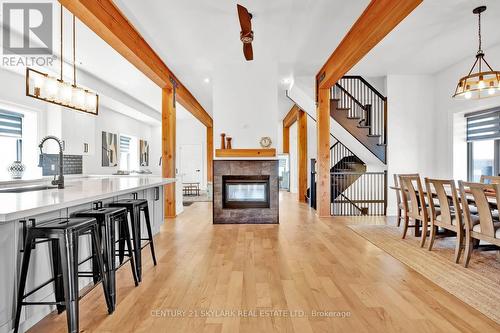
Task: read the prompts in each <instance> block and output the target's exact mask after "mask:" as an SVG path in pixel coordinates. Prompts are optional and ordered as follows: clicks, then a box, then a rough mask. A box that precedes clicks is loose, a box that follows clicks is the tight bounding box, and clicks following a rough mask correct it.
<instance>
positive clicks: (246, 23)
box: [237, 5, 253, 61]
mask: <svg viewBox="0 0 500 333" xmlns="http://www.w3.org/2000/svg"><path fill="white" fill-rule="evenodd" d="M237 7H238V17H239V19H240V26H241V32H240V39H241V41H242V42H243V54H244V55H245V59H246V60H248V61H250V60H253V48H252V42H253V31H252V22H251V21H252V17H253V16H252V14H250V13H249V12H248V10H247V9H246V8H245V7H243V6H241V5H237Z"/></svg>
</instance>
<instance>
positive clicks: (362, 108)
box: [331, 76, 387, 144]
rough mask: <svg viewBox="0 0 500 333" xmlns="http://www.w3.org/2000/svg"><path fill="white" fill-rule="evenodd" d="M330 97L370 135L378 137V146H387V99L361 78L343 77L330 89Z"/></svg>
mask: <svg viewBox="0 0 500 333" xmlns="http://www.w3.org/2000/svg"><path fill="white" fill-rule="evenodd" d="M331 96H332V98H335V99H338V100H339V104H338V105H339V107H341V108H346V109H349V117H353V118H359V119H360V121H359V125H360V126H363V127H367V128H368V129H369V131H370V134H371V135H380V142H379V143H380V144H387V98H386V97H385V96H383V95H382V94H381V93H380V92H379V91H377V89H375V88H374V87H373V86H372V85H371V84H370V83H369V82H367V81H366V80H365V79H364V78H363V77H361V76H344V77H342V78H341V79H340V80H339V81H338V82H337V83H336V84H335V85H334V86H333V87H332V88H331Z"/></svg>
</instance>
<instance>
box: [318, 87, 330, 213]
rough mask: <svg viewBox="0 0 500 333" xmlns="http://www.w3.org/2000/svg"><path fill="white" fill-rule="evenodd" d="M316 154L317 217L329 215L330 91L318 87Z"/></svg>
mask: <svg viewBox="0 0 500 333" xmlns="http://www.w3.org/2000/svg"><path fill="white" fill-rule="evenodd" d="M316 120H317V123H316V126H317V132H318V133H317V134H318V135H317V136H318V156H317V162H316V163H317V164H316V172H317V177H316V182H317V188H316V211H317V214H318V216H319V217H327V216H330V210H331V208H330V195H331V194H330V91H329V89H319V92H318V106H317V110H316Z"/></svg>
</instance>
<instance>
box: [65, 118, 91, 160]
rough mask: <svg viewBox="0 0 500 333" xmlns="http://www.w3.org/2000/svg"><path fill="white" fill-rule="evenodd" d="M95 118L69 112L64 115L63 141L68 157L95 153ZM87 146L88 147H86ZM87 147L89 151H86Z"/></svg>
mask: <svg viewBox="0 0 500 333" xmlns="http://www.w3.org/2000/svg"><path fill="white" fill-rule="evenodd" d="M96 135H97V134H96V133H95V116H92V115H89V114H86V113H83V112H77V111H67V112H63V114H62V140H63V141H64V153H65V154H67V155H92V154H94V152H95V137H96ZM85 144H87V146H85ZM85 147H86V148H87V151H85Z"/></svg>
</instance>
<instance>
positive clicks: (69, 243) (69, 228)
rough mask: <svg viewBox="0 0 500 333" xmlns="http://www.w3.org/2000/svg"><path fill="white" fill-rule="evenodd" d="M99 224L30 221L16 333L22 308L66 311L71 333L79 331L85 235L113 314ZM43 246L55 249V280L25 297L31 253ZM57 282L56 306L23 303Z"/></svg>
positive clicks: (88, 220)
mask: <svg viewBox="0 0 500 333" xmlns="http://www.w3.org/2000/svg"><path fill="white" fill-rule="evenodd" d="M98 229H99V228H98V224H97V221H96V219H95V218H58V219H54V220H50V221H46V222H42V223H40V224H38V225H35V222H34V220H31V226H30V227H29V228H24V229H23V231H25V233H26V236H25V239H24V242H25V243H24V250H23V252H24V255H23V261H22V264H21V275H20V280H19V290H18V294H17V308H16V319H15V322H14V332H15V333H17V331H18V329H19V320H20V318H21V309H22V306H23V305H57V309H58V311H59V313H60V312H62V311H63V310H64V309H66V316H67V321H68V332H71V333H76V332H78V331H79V327H78V326H79V311H78V308H79V307H78V302H79V300H80V298H81V297H83V296H84V295H82V296H81V297H80V296H79V290H78V289H79V288H78V277H79V276H81V275H80V274H79V271H78V266H79V264H80V263H79V262H78V247H79V244H78V243H79V238H80V236H83V235H90V237H91V239H92V247H93V248H94V252H95V257H94V258H93V260H95V261H96V262H97V266H98V271H99V276H100V279H101V281H102V285H103V290H104V297H105V299H106V304H107V306H108V311H109V312H111V309H112V307H111V301H110V297H109V295H108V287H107V277H106V274H105V272H104V263H103V258H102V252H101V251H100V242H101V241H100V239H99V230H98ZM42 242H51V245H52V265H53V267H52V269H53V274H54V276H53V278H52V279H50V280H49V281H47V282H45V283H43V284H42V285H41V286H38V287H37V288H35V289H34V290H32V291H30V292H28V293H26V294H25V293H24V289H25V287H26V278H27V276H28V267H29V262H30V256H31V251H32V249H34V248H35V245H36V244H38V243H42ZM51 282H54V287H55V298H56V299H55V302H26V301H24V299H25V298H26V297H28V296H30V295H32V294H34V293H35V292H36V291H38V290H40V289H41V288H43V287H45V286H46V285H48V284H49V283H51Z"/></svg>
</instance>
